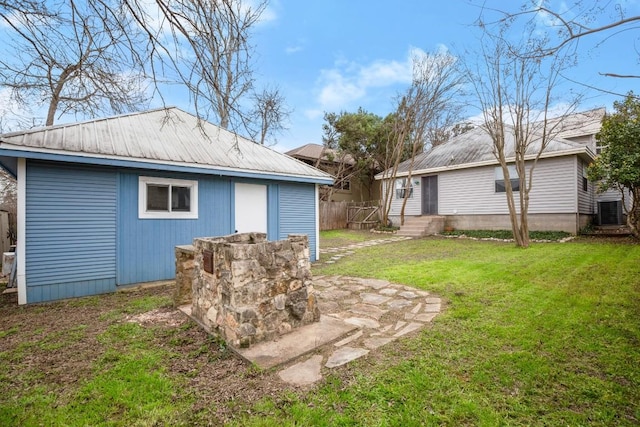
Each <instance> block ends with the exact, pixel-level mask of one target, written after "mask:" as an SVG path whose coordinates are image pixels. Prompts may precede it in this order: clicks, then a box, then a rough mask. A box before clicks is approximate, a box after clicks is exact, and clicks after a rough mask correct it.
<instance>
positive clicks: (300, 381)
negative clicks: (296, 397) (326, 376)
mask: <svg viewBox="0 0 640 427" xmlns="http://www.w3.org/2000/svg"><path fill="white" fill-rule="evenodd" d="M321 369H322V356H321V355H319V354H317V355H315V356H311V357H310V358H309V359H307V360H305V361H304V362H300V363H296V364H295V365H292V366H290V367H288V368H287V369H283V370H282V371H280V372H278V376H279V377H280V378H281V379H282V381H285V382H288V383H289V384H295V385H309V384H313V383H315V382H317V381H320V380H321V379H322V374H321V373H320V370H321Z"/></svg>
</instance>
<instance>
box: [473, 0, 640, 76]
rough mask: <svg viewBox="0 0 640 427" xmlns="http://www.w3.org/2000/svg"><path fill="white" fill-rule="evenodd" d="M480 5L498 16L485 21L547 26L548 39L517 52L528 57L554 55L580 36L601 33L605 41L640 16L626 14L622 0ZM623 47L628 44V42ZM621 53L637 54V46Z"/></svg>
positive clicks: (638, 24)
mask: <svg viewBox="0 0 640 427" xmlns="http://www.w3.org/2000/svg"><path fill="white" fill-rule="evenodd" d="M482 9H483V12H484V11H491V12H496V13H498V14H499V16H500V17H499V18H498V19H496V20H494V21H492V22H491V23H489V24H488V25H513V24H514V23H516V22H520V23H522V24H523V25H525V26H527V25H529V26H531V25H536V26H537V27H538V31H540V30H541V28H540V24H541V23H542V24H543V25H545V26H546V27H547V28H548V31H547V33H546V36H547V37H549V43H547V44H545V45H537V46H530V47H529V48H528V49H525V50H523V51H522V52H520V54H521V55H523V56H528V57H538V58H540V57H549V56H554V55H558V54H560V53H561V51H562V50H563V49H576V48H577V43H578V41H579V40H580V39H583V38H587V37H598V36H601V37H602V38H601V41H605V40H607V39H609V38H611V37H615V36H616V35H618V34H620V33H622V32H627V31H637V30H638V28H640V16H639V15H629V14H628V13H627V12H626V10H625V8H624V4H621V3H616V2H602V1H597V0H591V1H586V0H580V1H576V2H574V3H573V4H572V5H571V6H570V7H564V8H563V9H564V10H559V9H553V8H551V7H548V6H547V2H541V1H539V0H529V1H527V2H525V4H524V5H523V7H522V8H521V10H519V11H518V12H507V11H503V10H497V9H491V8H489V7H487V6H486V4H483V6H482ZM603 20H604V22H603ZM485 25H487V24H486V23H485ZM598 44H600V43H598ZM616 47H617V48H618V47H622V46H616ZM627 47H628V48H632V46H631V45H629V46H627ZM622 48H623V47H622ZM625 54H626V55H629V54H631V55H636V56H640V54H639V53H638V50H637V48H635V50H634V51H633V52H628V53H625ZM599 74H600V75H603V76H607V77H616V78H640V75H638V74H620V73H617V72H613V71H601V72H600V73H599Z"/></svg>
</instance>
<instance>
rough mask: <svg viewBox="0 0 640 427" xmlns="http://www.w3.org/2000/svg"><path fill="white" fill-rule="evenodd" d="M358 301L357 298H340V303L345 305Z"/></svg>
mask: <svg viewBox="0 0 640 427" xmlns="http://www.w3.org/2000/svg"><path fill="white" fill-rule="evenodd" d="M358 302H360V300H359V299H358V298H349V299H345V300H342V303H343V304H347V305H353V304H357V303H358Z"/></svg>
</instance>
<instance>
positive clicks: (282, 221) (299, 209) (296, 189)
mask: <svg viewBox="0 0 640 427" xmlns="http://www.w3.org/2000/svg"><path fill="white" fill-rule="evenodd" d="M278 193H279V205H280V206H279V211H280V218H279V233H280V239H285V238H286V237H287V235H288V234H307V235H308V236H309V248H310V249H311V260H312V261H315V260H316V250H315V249H316V238H317V236H316V212H315V206H316V192H315V186H314V185H305V184H288V183H282V184H280V185H279V190H278Z"/></svg>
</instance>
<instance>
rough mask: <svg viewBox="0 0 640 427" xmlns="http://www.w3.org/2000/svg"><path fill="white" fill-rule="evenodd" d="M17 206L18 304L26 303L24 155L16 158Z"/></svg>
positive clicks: (25, 186)
mask: <svg viewBox="0 0 640 427" xmlns="http://www.w3.org/2000/svg"><path fill="white" fill-rule="evenodd" d="M17 180H18V206H17V218H16V227H17V230H16V236H17V241H16V252H17V253H16V262H17V264H18V265H17V273H18V274H17V279H18V304H20V305H24V304H26V303H27V277H26V264H25V262H26V260H27V256H26V246H27V245H26V236H27V225H26V219H27V216H26V213H27V209H26V208H27V197H26V196H27V160H26V159H25V158H24V157H21V158H19V159H18V176H17Z"/></svg>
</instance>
